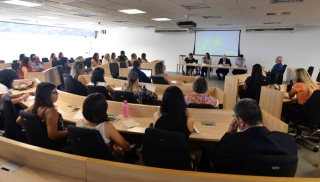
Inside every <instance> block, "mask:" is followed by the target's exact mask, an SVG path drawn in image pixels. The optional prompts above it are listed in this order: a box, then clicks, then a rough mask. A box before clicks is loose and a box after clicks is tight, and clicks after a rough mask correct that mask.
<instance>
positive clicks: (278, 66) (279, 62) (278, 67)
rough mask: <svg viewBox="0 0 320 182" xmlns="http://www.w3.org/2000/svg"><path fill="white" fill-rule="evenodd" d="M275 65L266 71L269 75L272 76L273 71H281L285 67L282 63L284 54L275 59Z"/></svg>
mask: <svg viewBox="0 0 320 182" xmlns="http://www.w3.org/2000/svg"><path fill="white" fill-rule="evenodd" d="M275 63H276V64H275V65H274V66H273V67H272V69H271V70H269V71H268V72H266V75H267V76H270V75H271V74H273V73H280V72H281V71H282V69H283V65H282V56H278V57H277V58H276V59H275Z"/></svg>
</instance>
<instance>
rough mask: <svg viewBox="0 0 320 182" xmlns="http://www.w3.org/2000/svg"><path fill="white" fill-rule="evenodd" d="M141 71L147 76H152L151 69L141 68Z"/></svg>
mask: <svg viewBox="0 0 320 182" xmlns="http://www.w3.org/2000/svg"><path fill="white" fill-rule="evenodd" d="M141 71H142V72H143V73H144V74H146V75H147V77H149V78H150V77H151V76H152V69H141Z"/></svg>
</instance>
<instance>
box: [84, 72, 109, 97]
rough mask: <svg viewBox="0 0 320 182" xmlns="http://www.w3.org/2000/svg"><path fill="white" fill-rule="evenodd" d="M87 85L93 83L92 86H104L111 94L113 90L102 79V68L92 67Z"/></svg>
mask: <svg viewBox="0 0 320 182" xmlns="http://www.w3.org/2000/svg"><path fill="white" fill-rule="evenodd" d="M87 85H94V86H103V87H106V89H107V91H108V92H109V93H110V94H111V95H113V94H114V90H113V88H112V87H111V86H110V85H109V84H108V83H107V82H106V81H105V80H104V69H102V68H96V69H94V71H93V73H92V77H91V82H90V83H88V84H87Z"/></svg>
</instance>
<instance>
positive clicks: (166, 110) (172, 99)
mask: <svg viewBox="0 0 320 182" xmlns="http://www.w3.org/2000/svg"><path fill="white" fill-rule="evenodd" d="M153 124H154V128H156V129H161V130H167V131H174V132H179V133H182V134H184V135H185V136H186V139H189V136H190V134H191V133H192V131H193V125H194V119H193V117H192V116H190V114H188V110H187V105H186V103H185V101H184V96H183V93H182V91H181V90H180V88H179V87H176V86H170V87H168V88H167V89H166V90H165V91H164V93H163V98H162V102H161V107H160V111H157V112H155V113H154V115H153Z"/></svg>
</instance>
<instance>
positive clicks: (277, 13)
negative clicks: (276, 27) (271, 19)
mask: <svg viewBox="0 0 320 182" xmlns="http://www.w3.org/2000/svg"><path fill="white" fill-rule="evenodd" d="M290 14H291V12H276V13H267V16H282V15H290Z"/></svg>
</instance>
